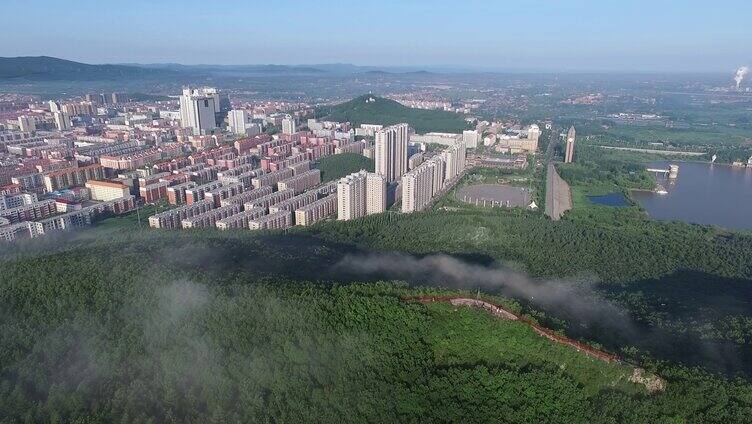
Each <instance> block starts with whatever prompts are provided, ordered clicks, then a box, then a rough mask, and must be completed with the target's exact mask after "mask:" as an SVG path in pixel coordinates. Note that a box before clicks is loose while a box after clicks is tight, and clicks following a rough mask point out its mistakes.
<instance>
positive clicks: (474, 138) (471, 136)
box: [462, 130, 481, 149]
mask: <svg viewBox="0 0 752 424" xmlns="http://www.w3.org/2000/svg"><path fill="white" fill-rule="evenodd" d="M480 138H481V137H480V133H479V132H478V131H476V130H468V131H463V132H462V141H464V142H465V146H467V148H468V149H475V148H476V147H478V145H479V144H480V142H481V140H480Z"/></svg>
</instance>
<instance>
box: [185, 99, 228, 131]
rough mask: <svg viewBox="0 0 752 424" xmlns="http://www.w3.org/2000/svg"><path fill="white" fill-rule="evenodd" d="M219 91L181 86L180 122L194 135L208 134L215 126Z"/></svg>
mask: <svg viewBox="0 0 752 424" xmlns="http://www.w3.org/2000/svg"><path fill="white" fill-rule="evenodd" d="M219 101H220V99H219V92H218V91H217V89H215V88H197V89H191V88H190V87H186V88H183V95H182V96H180V124H181V126H182V127H183V128H191V130H192V132H193V134H194V135H208V134H211V133H212V132H213V131H214V130H215V129H216V128H217V115H218V113H219Z"/></svg>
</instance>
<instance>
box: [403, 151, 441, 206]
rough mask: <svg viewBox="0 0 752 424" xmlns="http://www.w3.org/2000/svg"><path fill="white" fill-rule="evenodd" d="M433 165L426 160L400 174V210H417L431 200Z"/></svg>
mask: <svg viewBox="0 0 752 424" xmlns="http://www.w3.org/2000/svg"><path fill="white" fill-rule="evenodd" d="M434 166H435V165H431V162H426V163H424V164H422V165H420V166H419V167H417V168H415V169H413V170H412V171H410V172H408V173H407V174H405V175H403V176H402V184H401V186H402V212H405V213H410V212H415V211H419V210H421V209H423V208H424V207H425V206H426V205H427V204H428V202H430V201H431V197H432V195H433V178H434Z"/></svg>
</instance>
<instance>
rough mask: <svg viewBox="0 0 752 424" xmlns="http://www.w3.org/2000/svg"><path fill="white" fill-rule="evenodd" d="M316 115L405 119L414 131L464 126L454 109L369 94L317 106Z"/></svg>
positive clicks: (357, 120)
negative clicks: (419, 105)
mask: <svg viewBox="0 0 752 424" xmlns="http://www.w3.org/2000/svg"><path fill="white" fill-rule="evenodd" d="M317 115H318V116H319V117H320V118H322V119H331V120H336V121H340V122H344V121H349V122H351V123H352V124H353V125H360V124H379V125H394V124H399V123H402V122H407V123H408V124H410V126H411V127H413V128H414V129H415V131H416V132H417V133H426V132H432V131H435V132H450V133H459V132H462V130H465V129H467V128H468V126H467V122H466V121H465V117H464V116H462V115H460V114H458V113H454V112H447V111H444V110H428V109H415V108H410V107H407V106H404V105H402V104H400V103H399V102H396V101H394V100H390V99H385V98H383V97H377V96H374V95H371V94H366V95H363V96H360V97H356V98H354V99H352V100H350V101H349V102H345V103H341V104H338V105H336V106H331V107H325V108H321V109H320V110H319V111H318V113H317Z"/></svg>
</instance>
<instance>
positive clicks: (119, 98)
mask: <svg viewBox="0 0 752 424" xmlns="http://www.w3.org/2000/svg"><path fill="white" fill-rule="evenodd" d="M124 102H125V98H124V97H123V95H122V94H120V93H112V104H113V105H116V104H120V103H124Z"/></svg>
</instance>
